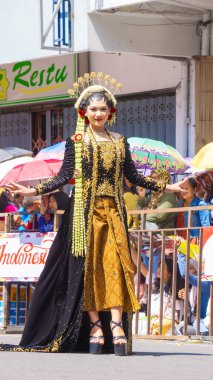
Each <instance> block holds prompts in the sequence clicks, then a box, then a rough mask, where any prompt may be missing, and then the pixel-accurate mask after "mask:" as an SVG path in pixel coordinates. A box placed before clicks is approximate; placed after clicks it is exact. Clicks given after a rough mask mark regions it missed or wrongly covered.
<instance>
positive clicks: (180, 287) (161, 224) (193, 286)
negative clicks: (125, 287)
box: [125, 169, 213, 335]
mask: <svg viewBox="0 0 213 380" xmlns="http://www.w3.org/2000/svg"><path fill="white" fill-rule="evenodd" d="M152 177H153V178H157V179H160V180H163V181H164V182H165V183H169V182H170V181H171V177H170V175H169V173H168V172H167V171H166V170H164V169H161V170H156V171H153V172H152ZM184 189H185V193H183V194H181V195H180V194H178V195H176V194H171V193H157V194H156V193H154V192H151V193H147V191H146V190H145V189H143V188H138V187H135V186H131V184H130V185H129V189H128V191H126V193H131V192H132V193H133V194H134V204H135V205H136V207H135V209H147V210H148V209H152V210H153V209H158V210H159V209H162V213H150V214H149V213H147V214H146V223H145V231H144V232H143V234H142V245H141V252H140V253H141V266H140V271H141V277H140V284H138V283H137V278H138V276H135V285H136V290H137V288H138V286H139V287H140V291H139V302H140V303H141V310H142V311H144V310H145V311H146V303H147V287H148V279H147V278H149V269H148V268H149V257H150V254H152V261H153V265H152V281H151V284H152V296H151V317H152V319H151V333H152V334H159V315H160V314H159V313H160V298H159V297H160V293H159V284H160V282H161V281H163V289H164V292H163V322H162V328H163V334H166V333H167V332H168V331H170V327H171V308H172V293H171V292H172V288H171V286H170V285H171V278H172V271H173V264H174V262H173V257H172V254H171V252H172V253H174V240H173V246H172V247H173V248H172V249H171V244H170V243H171V241H172V239H173V238H174V236H173V235H174V231H176V234H177V235H178V236H179V238H178V239H175V242H176V243H175V244H176V246H178V243H177V242H178V241H183V239H184V240H185V239H186V238H187V232H186V227H188V225H189V224H188V222H189V221H188V218H189V212H188V211H186V212H184V211H182V212H178V213H175V212H174V213H168V212H164V211H163V210H164V209H168V208H170V209H171V208H176V207H193V206H203V209H202V210H194V211H193V212H192V218H191V219H192V220H191V224H190V227H192V228H191V229H190V230H189V239H190V244H196V245H199V237H200V227H209V226H211V225H213V220H212V214H213V213H212V211H209V210H207V209H205V206H207V205H210V204H213V186H212V187H211V189H210V190H209V191H206V190H204V189H203V188H202V186H201V185H200V184H198V183H197V182H196V180H195V179H194V178H189V179H188V182H187V183H186V184H185V185H184ZM136 197H137V199H136ZM132 199H133V198H131V196H130V195H128V197H127V196H125V202H126V207H127V210H128V209H133V208H132V204H131V200H132ZM128 202H129V203H128ZM132 203H133V202H132ZM129 220H131V224H129V228H130V245H131V255H132V260H133V263H134V264H135V268H136V266H137V261H138V249H137V239H138V233H137V230H138V229H140V228H141V224H140V218H139V216H138V215H135V217H134V218H132V219H130V218H129V219H128V221H129ZM193 227H194V228H193ZM173 228H174V231H172V229H173ZM181 228H183V229H181ZM159 229H160V230H161V232H160V231H159ZM162 229H164V230H166V231H165V235H168V237H166V242H168V249H167V243H166V245H165V255H166V256H165V263H164V279H163V280H162V276H161V273H160V268H161V261H160V260H161V247H162ZM149 230H152V231H153V249H152V252H150V244H149V243H150V242H149V240H150V234H149V233H148V231H149ZM155 230H157V231H156V232H155ZM170 235H172V236H171V237H170ZM169 247H170V248H169ZM167 255H169V256H167ZM197 270H198V262H197V261H196V260H193V259H190V263H189V278H188V281H189V297H188V299H189V317H188V328H187V333H188V334H195V333H196V324H197V319H196V316H197V315H196V313H197V286H198V273H197ZM185 275H186V252H181V250H179V251H178V255H177V275H176V276H177V277H176V284H177V285H176V290H177V293H176V304H175V323H176V333H177V334H180V333H183V305H184V300H185V298H186V293H185ZM169 280H170V281H169ZM156 284H158V286H156ZM169 284H170V285H169ZM209 298H210V282H209V281H205V280H203V279H202V281H201V305H200V326H199V329H200V334H201V335H208V332H209V330H208V329H209V312H208V310H209ZM169 314H170V317H168V315H169Z"/></svg>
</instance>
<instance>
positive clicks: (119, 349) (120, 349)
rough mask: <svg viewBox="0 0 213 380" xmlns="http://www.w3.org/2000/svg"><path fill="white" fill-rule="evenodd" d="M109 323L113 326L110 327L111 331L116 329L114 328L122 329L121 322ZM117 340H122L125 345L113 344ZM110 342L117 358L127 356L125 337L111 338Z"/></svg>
mask: <svg viewBox="0 0 213 380" xmlns="http://www.w3.org/2000/svg"><path fill="white" fill-rule="evenodd" d="M110 323H112V324H113V325H114V326H113V327H111V330H112V331H113V330H114V329H116V327H121V328H122V329H123V322H122V321H121V322H115V321H111V322H110ZM119 339H124V340H125V341H126V343H115V342H116V340H119ZM112 342H113V344H114V353H115V355H118V356H125V355H127V339H126V336H125V335H117V336H113V339H112Z"/></svg>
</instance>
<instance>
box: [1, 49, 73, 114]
mask: <svg viewBox="0 0 213 380" xmlns="http://www.w3.org/2000/svg"><path fill="white" fill-rule="evenodd" d="M74 68H75V55H74V54H62V55H60V56H53V57H47V58H46V57H44V58H39V59H34V60H30V59H26V60H25V61H20V62H15V63H10V64H5V65H0V107H1V106H2V107H5V106H9V105H13V104H23V103H26V104H27V103H32V102H33V103H34V102H38V101H48V100H54V99H61V98H62V99H64V98H68V97H69V96H68V94H67V91H68V89H69V88H70V87H71V86H72V83H73V82H74V81H75V69H74Z"/></svg>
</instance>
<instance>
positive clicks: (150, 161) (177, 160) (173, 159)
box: [127, 137, 189, 174]
mask: <svg viewBox="0 0 213 380" xmlns="http://www.w3.org/2000/svg"><path fill="white" fill-rule="evenodd" d="M127 141H128V143H129V144H130V151H131V154H132V159H133V161H134V163H135V166H136V168H137V169H145V170H146V169H151V170H154V169H158V168H165V169H167V170H168V171H169V172H170V173H174V174H181V173H184V172H185V170H186V169H187V168H188V166H189V165H188V164H187V162H186V161H185V160H184V158H183V157H182V156H181V154H180V153H179V152H178V151H177V150H176V149H175V148H173V147H172V146H170V145H167V144H165V143H163V142H162V141H157V140H152V139H148V138H139V137H130V138H129V139H128V140H127Z"/></svg>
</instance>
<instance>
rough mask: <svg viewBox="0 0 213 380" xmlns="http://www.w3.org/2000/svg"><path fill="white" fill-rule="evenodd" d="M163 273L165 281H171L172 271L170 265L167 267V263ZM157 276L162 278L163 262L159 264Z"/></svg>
mask: <svg viewBox="0 0 213 380" xmlns="http://www.w3.org/2000/svg"><path fill="white" fill-rule="evenodd" d="M163 275H164V283H165V284H167V282H168V281H169V277H170V273H169V271H168V267H167V265H166V263H165V265H164V271H163ZM157 277H158V278H161V262H160V263H159V265H158V269H157Z"/></svg>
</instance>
